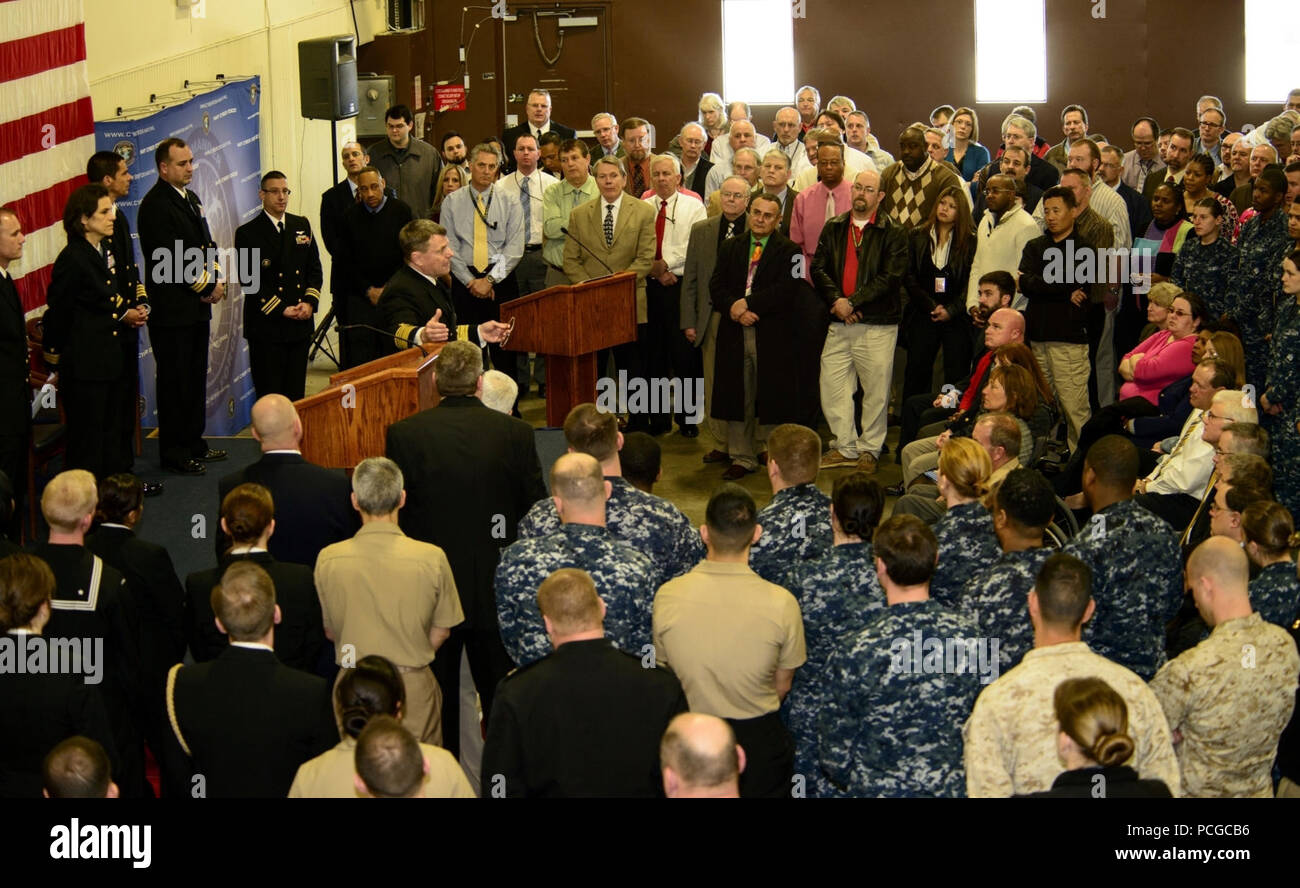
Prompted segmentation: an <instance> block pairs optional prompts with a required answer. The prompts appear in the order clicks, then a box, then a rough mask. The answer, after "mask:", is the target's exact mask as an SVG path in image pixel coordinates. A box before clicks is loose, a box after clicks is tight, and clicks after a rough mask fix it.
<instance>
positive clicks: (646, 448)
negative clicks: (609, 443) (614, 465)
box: [618, 432, 663, 493]
mask: <svg viewBox="0 0 1300 888" xmlns="http://www.w3.org/2000/svg"><path fill="white" fill-rule="evenodd" d="M618 458H619V462H620V463H621V464H622V468H623V477H624V478H626V479H627V480H628V483H630V484H631V485H632V486H633V487H635V488H636V489H637V490H639V491H641V492H642V493H654V486H655V484H656V483H657V482H658V481H659V478H660V477H661V476H662V475H663V471H662V469H661V468H660V465H661V462H662V459H663V451H662V449H661V448H660V447H659V442H658V441H656V440H655V439H654V437H653V436H652V435H650V434H648V433H646V432H629V433H627V434H626V435H624V436H623V449H622V450H620V451H619V452H618Z"/></svg>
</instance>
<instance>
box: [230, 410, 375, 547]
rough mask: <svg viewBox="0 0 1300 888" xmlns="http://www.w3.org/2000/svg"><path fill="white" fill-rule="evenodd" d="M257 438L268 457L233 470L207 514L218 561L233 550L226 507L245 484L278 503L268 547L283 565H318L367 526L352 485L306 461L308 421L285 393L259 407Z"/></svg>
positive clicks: (255, 414) (255, 427) (255, 423)
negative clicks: (329, 549)
mask: <svg viewBox="0 0 1300 888" xmlns="http://www.w3.org/2000/svg"><path fill="white" fill-rule="evenodd" d="M252 416H253V437H254V438H255V439H257V442H258V443H259V444H261V445H262V458H261V459H259V460H258V461H257V462H255V463H253V464H252V465H250V466H247V467H245V468H243V469H240V470H239V471H238V472H232V473H231V474H229V475H226V476H225V477H224V478H222V479H221V483H220V485H218V492H219V495H218V497H217V507H216V509H215V510H213V512H212V513H210V514H209V515H208V516H207V520H208V528H209V531H210V532H211V533H212V537H213V540H214V541H215V543H216V550H217V557H218V558H220V557H221V555H222V554H223V553H224V552H225V551H226V549H228V548H229V547H230V538H229V537H227V536H226V535H225V534H224V533H223V532H221V530H220V526H221V522H220V520H219V516H220V513H221V503H222V501H223V500H225V498H226V494H228V493H230V491H232V490H234V489H235V488H236V487H238V486H239V485H240V484H246V483H253V484H261V485H262V486H263V487H265V488H266V489H267V490H269V491H271V498H272V499H273V500H274V501H275V533H274V535H272V537H271V542H270V544H269V545H268V547H267V548H268V549H269V550H270V552H271V555H273V556H274V557H275V558H276V560H277V561H289V562H292V563H294V564H305V565H307V566H308V567H315V565H316V556H317V555H319V554H320V550H321V549H324V548H325V547H326V546H328V545H330V544H332V543H337V542H340V541H341V540H346V539H351V538H352V535H353V534H354V533H356V532H357V528H359V527H360V526H361V524H360V521H359V519H358V517H357V513H356V511H355V510H353V508H352V486H351V485H350V484H349V483H348V479H347V476H346V475H344V474H343V473H342V472H340V471H337V470H335V469H326V468H322V467H321V466H317V465H313V464H312V463H309V462H307V460H305V459H303V457H302V450H301V449H300V445H301V442H302V420H300V419H299V418H298V411H297V410H295V409H294V406H293V402H291V401H290V400H289V399H288V398H286V397H284V395H267V396H266V397H264V398H259V399H258V400H257V401H256V403H254V404H253V412H252Z"/></svg>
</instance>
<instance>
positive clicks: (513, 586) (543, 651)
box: [496, 524, 660, 666]
mask: <svg viewBox="0 0 1300 888" xmlns="http://www.w3.org/2000/svg"><path fill="white" fill-rule="evenodd" d="M562 567H576V568H578V569H580V570H585V571H586V572H587V573H589V574H590V575H591V579H592V581H593V582H595V584H596V592H597V593H598V594H599V595H600V597H601V600H603V601H604V602H605V607H606V612H605V637H606V638H608V639H610V640H611V641H613V642H614V644H615V645H617V646H618V647H619V649H621V650H624V651H628V652H629V653H633V654H637V653H640V651H641V650H642V648H643V647H644V646H645V645H649V644H651V643H652V639H651V634H650V608H651V605H652V604H653V602H654V596H655V590H656V589H657V588H659V583H660V578H659V576H660V575H659V573H658V571H656V569H655V566H654V564H653V563H652V562H651V561H650V559H649V558H648V557H646V556H645V555H643V554H642V553H640V552H638V551H637V550H636V549H634V548H632V547H631V546H629V545H628V544H627V543H624V542H621V541H619V540H617V539H615V538H614V536H613V535H612V534H611V533H610V532H609V531H608V530H606V529H605V528H603V527H596V526H594V525H590V524H565V525H563V526H561V527H560V528H558V529H557V530H556V531H555V532H554V533H550V534H547V535H546V536H542V537H534V538H532V539H527V540H524V539H521V540H517V541H515V542H514V543H511V544H510V545H509V546H508V547H506V549H505V551H504V552H502V553H501V563H500V564H498V565H497V573H496V596H497V618H498V621H499V622H500V624H501V640H502V641H503V642H505V646H506V650H507V651H508V652H509V653H510V657H511V659H513V660H514V661H515V664H516V665H517V666H523V665H525V664H527V663H531V662H533V661H534V660H540V659H541V658H542V657H545V656H546V655H547V654H549V653H550V652H551V643H550V640H549V639H548V638H547V637H546V626H545V624H543V623H542V613H541V611H539V610H538V609H537V587H538V586H540V585H541V584H542V580H544V579H546V578H547V577H549V576H550V575H551V574H552V573H554V572H555V571H557V570H559V569H560V568H562Z"/></svg>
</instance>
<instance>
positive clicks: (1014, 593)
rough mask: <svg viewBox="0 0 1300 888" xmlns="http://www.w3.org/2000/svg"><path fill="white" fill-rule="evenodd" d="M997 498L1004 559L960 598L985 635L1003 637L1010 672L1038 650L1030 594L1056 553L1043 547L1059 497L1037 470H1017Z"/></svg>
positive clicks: (980, 575)
mask: <svg viewBox="0 0 1300 888" xmlns="http://www.w3.org/2000/svg"><path fill="white" fill-rule="evenodd" d="M991 496H992V497H993V499H994V507H993V510H992V511H993V532H994V533H996V534H997V537H998V544H999V545H1000V546H1001V547H1002V555H1001V557H999V558H998V559H997V560H996V561H994V562H993V563H992V564H991V565H989V566H988V567H986V568H984V569H983V570H981V571H979V572H978V573H976V574H974V575H972V576H971V577H970V578H969V579H968V580H967V581H966V587H965V588H964V589H963V590H962V591H961V595H960V598H959V599H958V600H959V603H960V608H961V610H962V611H963V612H964V613H966V614H969V615H970V616H971V617H972V618H974V619H975V620H976V622H978V623H979V627H980V634H981V635H983V636H985V637H987V638H1000V639H1001V646H1000V648H999V651H998V654H999V656H1000V657H1001V663H1002V668H1003V669H1010V668H1011V667H1013V666H1015V665H1016V664H1017V663H1019V662H1020V658H1021V657H1022V656H1024V654H1025V652H1026V651H1028V650H1029V649H1030V648H1032V647H1033V625H1032V624H1031V623H1030V621H1029V620H1028V619H1027V614H1026V613H1025V596H1026V595H1027V594H1028V593H1029V590H1030V589H1031V588H1032V587H1033V585H1034V579H1035V577H1037V576H1038V571H1039V569H1040V568H1041V567H1042V566H1043V562H1044V561H1046V560H1047V558H1048V556H1050V555H1051V554H1052V550H1051V549H1047V548H1044V546H1043V532H1044V531H1045V530H1046V529H1047V525H1049V524H1051V523H1052V516H1053V514H1055V511H1056V496H1055V494H1053V493H1052V486H1051V485H1050V484H1048V483H1047V479H1045V478H1044V477H1043V476H1042V475H1040V474H1038V472H1035V471H1034V470H1033V469H1016V470H1015V471H1014V472H1011V473H1010V474H1008V475H1007V477H1006V479H1005V480H1004V481H1003V482H1002V483H1001V484H1000V485H998V488H997V490H995V491H994V492H993V493H992V494H991Z"/></svg>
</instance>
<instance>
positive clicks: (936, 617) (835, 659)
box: [819, 515, 997, 798]
mask: <svg viewBox="0 0 1300 888" xmlns="http://www.w3.org/2000/svg"><path fill="white" fill-rule="evenodd" d="M938 549H939V546H938V542H937V541H936V540H935V538H934V534H933V533H932V532H931V530H930V528H929V527H927V526H926V525H925V522H923V521H922V520H921V519H919V518H917V517H915V516H912V515H900V516H898V517H896V518H890V519H889V520H888V521H886V522H885V523H883V524H882V525H880V527H878V528H877V529H876V532H875V535H874V536H873V537H872V552H873V554H874V556H875V562H876V564H875V568H876V576H877V577H878V578H879V580H880V585H881V588H883V589H884V591H885V600H886V601H887V602H888V605H889V606H888V607H887V608H886V609H885V610H884V611H882V612H881V613H879V614H878V615H876V616H875V617H874V618H872V619H871V620H870V621H869V622H868V623H867V624H866V626H865V627H863V628H862V629H859V630H858V631H856V632H851V633H849V634H846V635H845V636H843V637H842V638H841V640H840V642H839V644H838V646H837V647H836V649H835V652H834V653H833V654H832V655H831V658H830V662H829V663H828V664H827V672H828V674H829V675H828V678H829V680H828V686H827V689H826V693H825V702H824V705H823V707H822V712H821V717H820V720H819V730H820V733H821V744H820V747H821V764H822V769H823V770H824V771H825V772H826V776H827V777H828V778H829V779H830V780H831V782H833V783H834V784H835V785H837V786H838V787H840V788H841V789H843V790H846V791H847V792H848V793H849V794H850V795H853V796H868V797H902V796H913V797H914V796H926V797H943V798H960V797H961V796H962V795H963V789H964V781H965V775H964V773H963V771H962V762H961V725H962V722H963V721H964V720H965V718H966V715H967V714H968V713H969V712H970V710H971V706H972V705H973V704H974V702H975V697H976V695H978V694H979V689H980V666H979V665H978V664H977V663H976V662H975V660H976V657H974V656H973V655H972V656H971V657H970V658H969V660H967V659H966V658H962V660H961V661H959V665H957V667H956V669H955V671H950V672H943V671H940V672H935V671H932V670H928V669H921V668H919V665H920V662H921V661H920V656H921V652H920V651H919V650H911V649H910V648H911V644H910V643H909V645H908V648H909V650H906V651H904V652H901V653H900V651H899V644H898V639H913V638H916V639H920V638H922V637H926V638H928V639H948V640H949V641H953V640H956V641H957V643H959V644H969V646H971V647H973V646H974V645H975V644H976V642H975V639H976V638H977V637H978V636H979V635H980V629H979V627H978V626H977V625H976V623H975V621H974V620H972V619H970V618H968V617H966V616H965V615H962V614H959V613H958V612H957V611H952V610H949V609H948V608H946V607H944V606H943V605H941V604H939V602H937V601H933V600H932V599H931V598H930V577H931V576H932V575H933V573H934V564H935V557H936V556H937V554H938ZM968 649H969V648H968ZM971 653H972V654H973V651H971ZM900 664H901V667H900ZM992 665H993V668H994V669H995V670H996V668H997V666H996V663H994V664H992Z"/></svg>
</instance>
